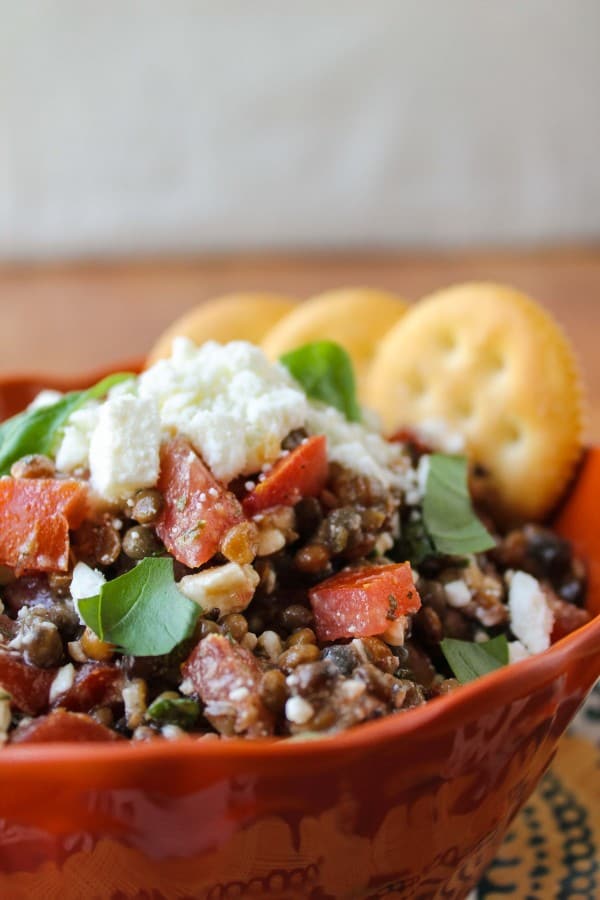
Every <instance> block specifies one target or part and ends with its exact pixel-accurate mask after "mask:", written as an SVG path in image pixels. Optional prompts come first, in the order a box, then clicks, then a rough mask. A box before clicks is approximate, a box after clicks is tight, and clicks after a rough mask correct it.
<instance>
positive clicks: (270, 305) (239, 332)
mask: <svg viewBox="0 0 600 900" xmlns="http://www.w3.org/2000/svg"><path fill="white" fill-rule="evenodd" d="M295 302H296V301H295V300H292V298H291V297H286V296H282V295H280V294H269V293H265V292H261V291H243V292H240V293H236V294H225V295H224V296H222V297H214V298H213V299H211V300H207V301H206V302H205V303H201V304H200V305H199V306H195V307H194V308H193V309H191V310H189V311H188V312H187V313H185V314H184V315H183V316H181V318H179V319H177V320H176V321H175V322H173V324H172V325H170V326H169V327H168V328H167V329H166V331H164V332H163V333H162V334H161V335H160V337H159V338H158V340H157V341H156V343H155V344H154V346H153V348H152V350H151V351H150V353H149V354H148V358H147V361H146V365H147V366H151V365H152V364H153V363H155V362H156V361H157V360H159V359H163V358H164V357H166V356H169V355H170V353H171V345H172V343H173V339H174V338H176V337H188V338H190V339H191V340H192V341H194V343H196V344H202V343H204V341H220V342H221V343H226V342H227V341H250V342H251V343H253V344H260V342H261V340H262V338H263V336H264V335H265V334H266V332H267V331H269V330H270V329H271V328H273V326H274V325H275V324H276V323H277V322H278V321H279V320H280V319H282V318H283V317H284V316H285V315H287V314H288V313H289V312H290V310H292V309H293V307H294V305H295Z"/></svg>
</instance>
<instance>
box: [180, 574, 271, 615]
mask: <svg viewBox="0 0 600 900" xmlns="http://www.w3.org/2000/svg"><path fill="white" fill-rule="evenodd" d="M259 581H260V578H259V575H258V573H257V572H256V571H255V570H254V569H253V568H252V566H249V565H243V566H241V565H240V564H239V563H226V565H224V566H213V567H212V568H211V569H204V571H203V572H198V573H197V574H196V575H184V577H183V578H182V579H181V581H180V582H179V583H178V584H177V587H178V588H179V590H180V591H181V593H182V594H184V595H185V596H186V597H188V598H189V599H190V600H193V601H194V603H197V604H198V606H200V607H201V608H202V609H203V610H205V611H207V612H208V610H210V609H213V607H215V606H216V607H218V608H219V610H220V613H221V615H222V616H226V615H229V613H239V612H242V611H243V610H244V609H246V607H247V606H248V604H249V603H250V601H251V600H252V597H253V596H254V591H255V590H256V588H257V586H258V582H259Z"/></svg>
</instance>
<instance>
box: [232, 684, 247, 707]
mask: <svg viewBox="0 0 600 900" xmlns="http://www.w3.org/2000/svg"><path fill="white" fill-rule="evenodd" d="M249 694H250V691H249V690H248V688H247V687H244V686H243V685H242V686H241V687H237V688H234V689H233V690H232V691H231V693H230V694H229V699H230V700H231V702H232V703H239V702H240V700H245V699H246V697H248V696H249Z"/></svg>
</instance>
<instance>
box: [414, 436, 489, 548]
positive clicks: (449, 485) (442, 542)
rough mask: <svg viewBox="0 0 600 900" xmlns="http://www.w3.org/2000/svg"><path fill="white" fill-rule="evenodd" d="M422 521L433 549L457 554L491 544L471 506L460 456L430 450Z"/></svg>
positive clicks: (463, 462) (464, 460) (465, 461)
mask: <svg viewBox="0 0 600 900" xmlns="http://www.w3.org/2000/svg"><path fill="white" fill-rule="evenodd" d="M423 525H424V527H425V530H426V532H427V535H428V536H429V538H430V539H431V541H432V543H433V546H434V548H435V550H436V552H437V553H447V554H449V555H450V556H461V555H464V554H468V553H480V552H481V551H483V550H489V549H490V548H491V547H494V546H495V541H494V539H493V537H492V536H491V534H490V533H489V531H488V530H487V529H486V528H484V526H483V525H482V524H481V522H480V521H479V519H478V518H477V516H476V514H475V512H474V510H473V506H472V504H471V498H470V496H469V487H468V483H467V460H466V459H465V457H464V456H446V455H445V454H443V453H432V454H431V456H430V457H429V469H428V472H427V481H426V485H425V497H424V500H423Z"/></svg>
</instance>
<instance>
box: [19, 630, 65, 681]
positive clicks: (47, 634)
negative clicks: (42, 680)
mask: <svg viewBox="0 0 600 900" xmlns="http://www.w3.org/2000/svg"><path fill="white" fill-rule="evenodd" d="M38 621H39V627H36V626H35V625H33V626H32V628H31V629H30V631H29V634H28V636H27V639H26V644H25V659H26V660H27V662H28V663H29V664H30V665H32V666H39V668H40V669H50V668H52V667H53V666H57V665H59V663H60V662H61V661H62V658H63V642H62V638H61V636H60V632H59V630H58V628H57V627H56V625H54V624H53V623H52V622H48V621H47V620H43V619H39V620H38Z"/></svg>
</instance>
